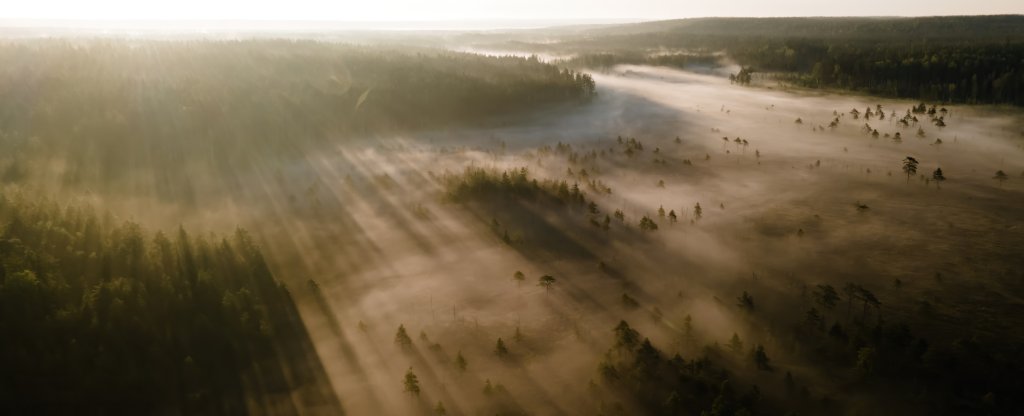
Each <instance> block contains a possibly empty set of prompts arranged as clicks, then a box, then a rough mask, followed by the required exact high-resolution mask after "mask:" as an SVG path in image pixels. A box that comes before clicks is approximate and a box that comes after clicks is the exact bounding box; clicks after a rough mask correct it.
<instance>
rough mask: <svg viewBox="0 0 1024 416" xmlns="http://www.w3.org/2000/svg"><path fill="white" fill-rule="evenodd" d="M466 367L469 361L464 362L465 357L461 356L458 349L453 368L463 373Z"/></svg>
mask: <svg viewBox="0 0 1024 416" xmlns="http://www.w3.org/2000/svg"><path fill="white" fill-rule="evenodd" d="M467 367H469V363H468V362H466V357H463V356H462V351H459V353H458V354H456V355H455V368H456V369H458V370H459V372H460V373H464V372H465V371H466V368H467Z"/></svg>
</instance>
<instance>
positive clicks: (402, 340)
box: [395, 325, 412, 350]
mask: <svg viewBox="0 0 1024 416" xmlns="http://www.w3.org/2000/svg"><path fill="white" fill-rule="evenodd" d="M395 345H398V346H399V347H401V348H402V349H403V350H409V349H410V348H412V338H409V334H408V333H406V332H405V325H398V331H397V332H395Z"/></svg>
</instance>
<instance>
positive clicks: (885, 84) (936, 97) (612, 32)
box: [466, 16, 1024, 105]
mask: <svg viewBox="0 0 1024 416" xmlns="http://www.w3.org/2000/svg"><path fill="white" fill-rule="evenodd" d="M1022 27H1024V16H948V17H917V18H703V19H683V20H666V21H658V22H645V23H637V24H630V25H617V26H611V27H599V28H594V29H589V30H585V31H583V33H572V34H553V35H551V36H554V37H555V38H556V39H558V41H557V42H538V41H536V40H534V39H532V38H531V37H530V36H529V35H522V36H519V37H515V38H513V39H514V41H507V40H505V41H502V40H499V39H494V38H488V37H484V36H481V37H468V38H467V40H466V41H467V42H478V43H481V44H485V45H486V44H489V43H492V42H493V43H495V44H496V46H499V47H508V48H511V49H515V50H527V51H543V52H547V53H566V54H574V53H580V52H582V54H580V55H578V56H575V57H573V58H570V59H569V60H568V61H569V62H572V63H575V64H579V65H581V66H584V67H586V66H589V67H594V68H601V67H604V66H609V65H612V64H619V63H630V64H655V65H665V66H675V67H679V66H686V65H688V64H691V65H692V64H706V63H707V62H708V60H707V56H709V54H710V53H712V52H724V53H725V54H727V55H728V56H729V57H730V58H731V59H733V60H735V61H736V62H737V63H738V64H740V65H741V66H743V67H747V68H749V70H750V71H753V72H762V73H766V76H767V77H769V78H770V79H771V80H777V81H783V82H785V83H790V84H794V85H798V86H801V87H809V88H825V89H836V90H849V91H857V92H861V93H866V94H870V95H878V96H884V97H897V98H911V99H920V100H929V101H936V102H950V103H998V104H1013V105H1024V72H1022V71H1021V67H1022V65H1024V36H1022V35H1021V33H1024V32H1022V30H1021V28H1022ZM538 36H539V35H538ZM502 42H505V43H502ZM643 51H646V52H647V53H648V56H647V57H644V56H642V55H643ZM665 51H670V52H671V51H683V52H686V53H689V54H691V55H703V56H704V59H698V60H695V62H692V63H691V62H687V61H686V60H681V59H672V60H669V59H666V57H665V55H666V54H665ZM677 53H680V54H681V53H682V52H677ZM681 56H685V54H683V55H681ZM711 62H714V60H712V61H711Z"/></svg>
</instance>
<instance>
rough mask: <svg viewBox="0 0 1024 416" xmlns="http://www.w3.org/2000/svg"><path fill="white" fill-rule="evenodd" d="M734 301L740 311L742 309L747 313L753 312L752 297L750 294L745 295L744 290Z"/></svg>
mask: <svg viewBox="0 0 1024 416" xmlns="http://www.w3.org/2000/svg"><path fill="white" fill-rule="evenodd" d="M736 300H737V301H738V302H737V303H736V306H739V307H740V309H743V310H745V311H747V312H753V311H754V297H753V296H750V294H749V293H747V291H746V290H744V291H743V294H742V295H740V296H739V297H738V298H736Z"/></svg>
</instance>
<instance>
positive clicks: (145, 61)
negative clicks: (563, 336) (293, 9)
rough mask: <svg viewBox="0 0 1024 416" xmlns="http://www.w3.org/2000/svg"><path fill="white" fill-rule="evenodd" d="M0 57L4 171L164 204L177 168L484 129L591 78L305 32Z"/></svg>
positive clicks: (13, 178) (510, 61) (568, 95)
mask: <svg viewBox="0 0 1024 416" xmlns="http://www.w3.org/2000/svg"><path fill="white" fill-rule="evenodd" d="M0 61H3V62H5V65H4V66H3V68H2V69H0V120H2V124H0V181H3V182H7V183H16V182H24V181H31V180H32V179H33V178H38V177H40V176H45V177H47V178H49V177H50V176H53V175H56V176H57V177H58V178H59V181H60V182H62V183H63V184H65V185H66V186H72V187H81V186H89V187H104V188H107V189H114V190H117V189H120V190H122V191H125V192H137V191H138V190H139V189H140V188H142V189H145V188H151V189H155V190H156V191H157V192H158V193H161V194H164V195H165V196H167V197H168V198H170V197H180V196H181V195H183V194H188V193H190V192H192V191H191V189H192V187H193V184H191V183H188V182H183V181H184V180H185V179H187V178H182V177H180V176H179V175H168V174H167V172H169V171H170V170H172V169H173V168H175V167H178V166H182V165H187V166H193V167H194V170H193V171H194V172H195V175H193V176H207V177H209V176H213V177H222V176H224V175H225V174H226V172H224V169H228V168H230V167H231V166H235V167H238V168H241V169H246V167H245V165H248V164H252V163H253V162H254V161H255V160H282V158H286V157H287V158H293V157H296V156H297V155H301V154H302V152H303V150H302V149H303V147H304V146H306V145H321V144H324V143H339V142H342V143H343V142H344V141H346V140H354V139H367V138H374V137H379V136H388V135H395V134H402V133H409V132H416V131H425V130H432V129H445V128H452V127H460V126H461V127H468V126H479V125H487V124H488V123H494V122H495V120H497V119H500V118H502V117H507V116H509V115H510V114H515V113H517V112H521V111H524V110H532V109H535V108H538V107H541V108H542V107H545V106H557V105H572V104H573V103H580V102H585V101H586V100H587V99H588V97H591V96H592V95H593V94H594V82H593V80H592V79H591V78H590V77H589V76H588V75H586V74H582V73H579V72H575V71H571V70H568V69H560V68H558V67H555V66H552V65H548V64H545V63H541V62H539V61H537V60H536V59H529V58H519V57H512V56H506V57H486V56H480V55H474V54H467V53H457V52H448V51H443V50H433V49H429V50H428V49H416V48H412V47H406V48H400V47H393V48H391V49H387V48H372V47H361V46H354V45H348V44H336V43H323V42H316V41H310V40H291V41H290V40H248V41H170V40H151V39H141V40H133V41H116V40H102V39H36V40H6V41H3V42H0ZM51 164H57V165H59V166H61V169H59V171H57V172H54V171H52V170H51V169H50V165H51ZM140 169H141V170H143V171H148V172H147V174H145V175H139V170H140Z"/></svg>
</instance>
